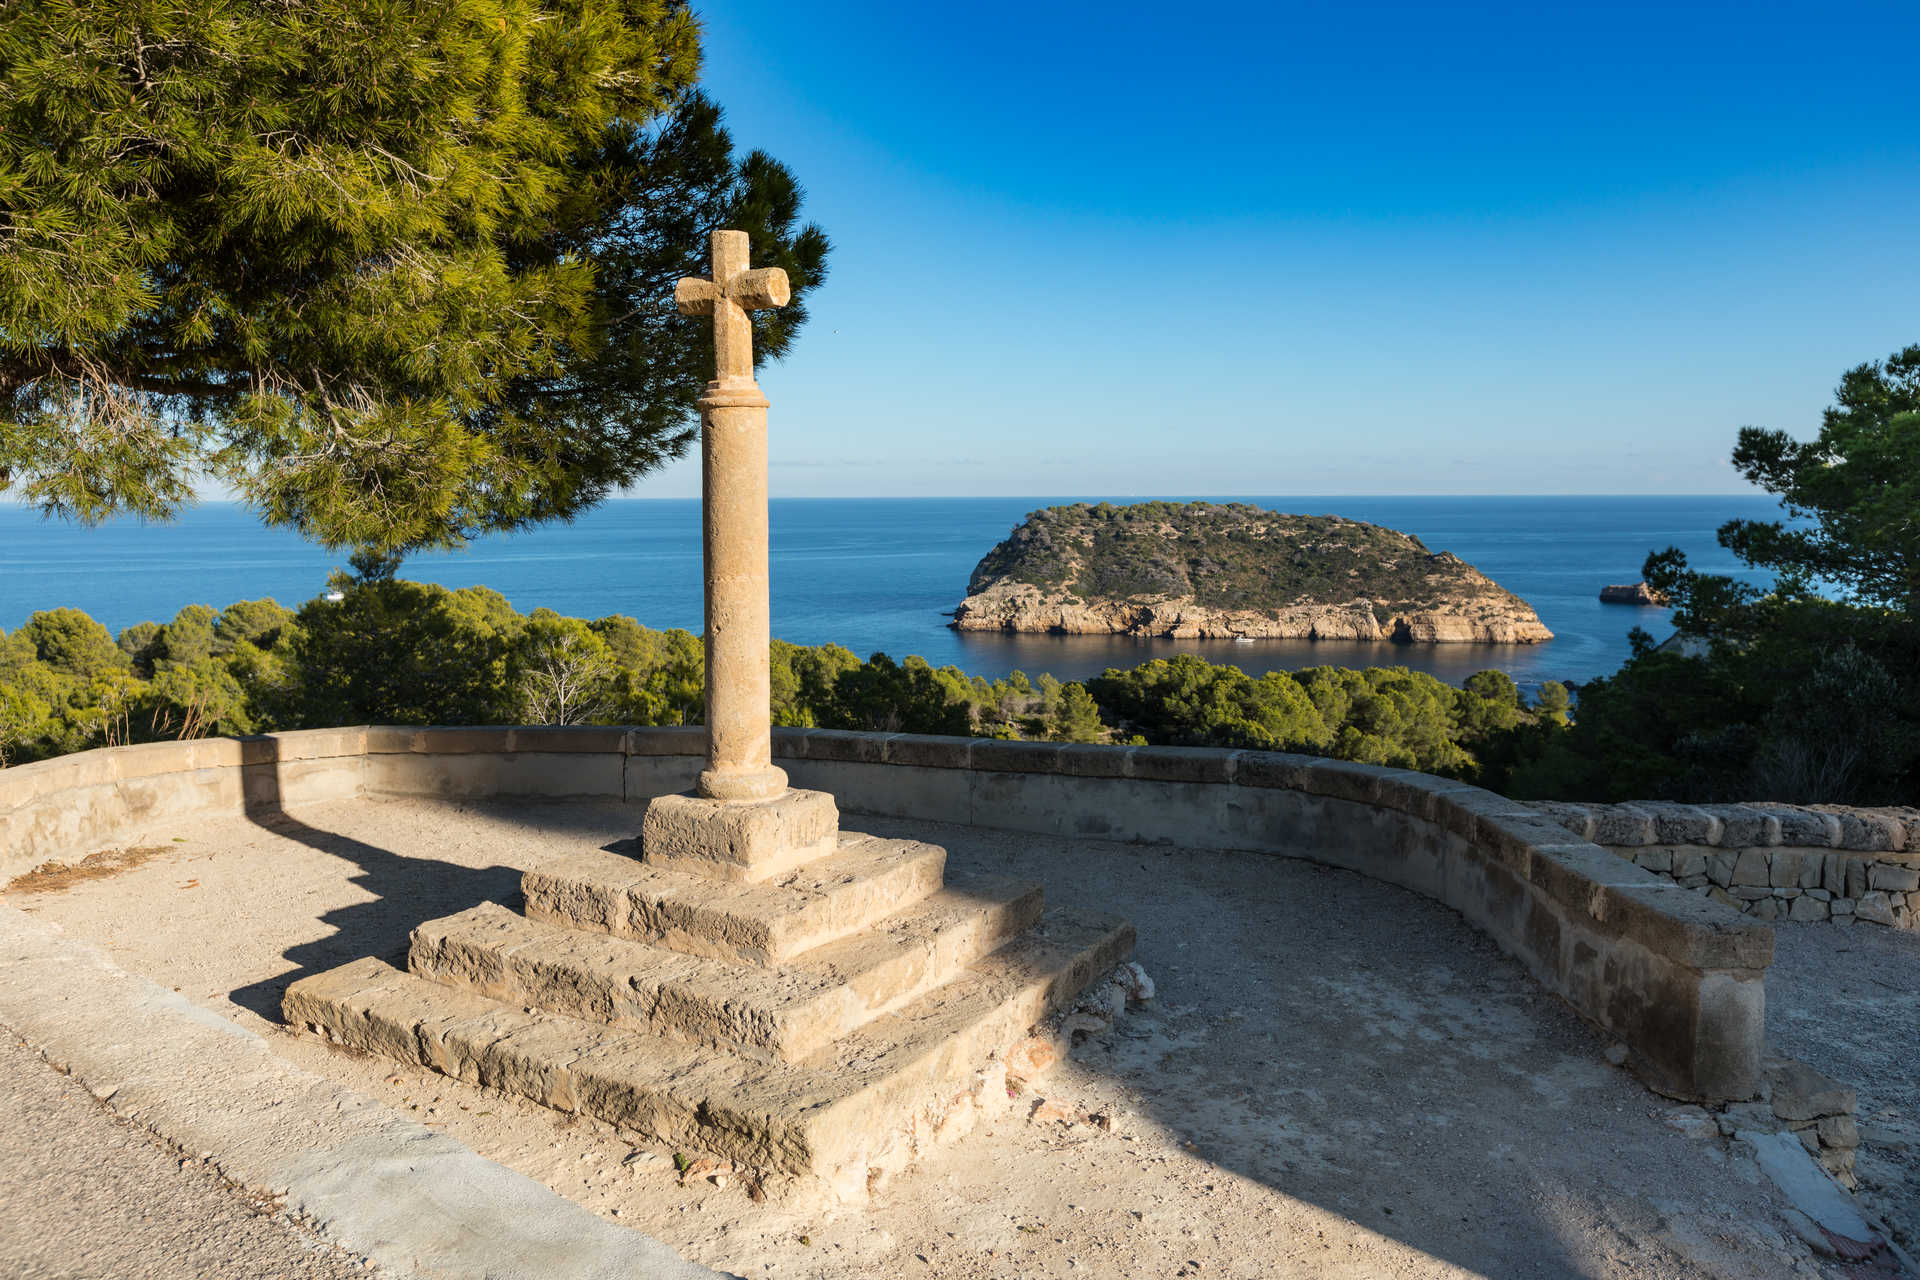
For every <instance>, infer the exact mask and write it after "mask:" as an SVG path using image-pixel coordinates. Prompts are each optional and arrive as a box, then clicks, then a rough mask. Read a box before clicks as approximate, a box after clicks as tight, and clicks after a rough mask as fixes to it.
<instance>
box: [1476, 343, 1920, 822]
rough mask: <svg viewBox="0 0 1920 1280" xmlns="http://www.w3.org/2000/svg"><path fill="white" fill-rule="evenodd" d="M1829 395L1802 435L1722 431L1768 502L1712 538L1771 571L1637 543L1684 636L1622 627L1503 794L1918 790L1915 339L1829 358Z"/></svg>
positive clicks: (1662, 795) (1834, 797)
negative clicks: (1624, 649) (1544, 744)
mask: <svg viewBox="0 0 1920 1280" xmlns="http://www.w3.org/2000/svg"><path fill="white" fill-rule="evenodd" d="M1834 401H1835V402H1834V405H1833V406H1832V407H1831V408H1829V409H1828V410H1827V411H1826V413H1825V415H1824V417H1823V419H1822V421H1821V425H1820V429H1819V431H1818V433H1817V434H1816V435H1815V436H1814V437H1813V438H1812V439H1811V440H1799V439H1796V438H1795V437H1793V436H1791V435H1789V434H1787V433H1786V432H1784V431H1778V430H1763V429H1761V428H1757V427H1747V428H1744V429H1742V430H1741V432H1740V433H1739V436H1738V438H1737V440H1736V443H1735V445H1734V449H1733V463H1734V466H1735V467H1737V468H1738V469H1739V470H1740V472H1741V474H1743V475H1745V476H1746V477H1747V478H1748V479H1749V480H1751V481H1753V482H1754V483H1755V484H1757V485H1759V486H1760V487H1761V488H1763V489H1765V490H1766V491H1767V492H1769V493H1772V494H1775V495H1777V496H1778V497H1779V498H1780V500H1781V505H1782V507H1783V508H1784V515H1785V517H1786V518H1785V519H1782V520H1778V521H1761V520H1734V521H1730V522H1729V523H1727V524H1725V525H1723V526H1721V529H1720V533H1719V537H1720V544H1721V545H1722V546H1724V547H1726V548H1727V549H1728V550H1729V551H1731V552H1733V553H1734V555H1735V556H1736V557H1737V558H1738V559H1739V560H1740V561H1741V562H1742V563H1743V564H1746V565H1748V566H1749V567H1751V568H1754V569H1761V570H1765V571H1767V572H1768V573H1769V574H1770V575H1771V577H1772V581H1771V582H1770V583H1766V584H1765V585H1756V584H1754V583H1751V582H1745V581H1741V580H1738V579H1735V578H1731V577H1727V576H1725V575H1721V574H1708V573H1700V572H1697V571H1695V570H1693V569H1691V568H1689V567H1688V564H1687V560H1686V557H1685V556H1684V555H1682V554H1681V553H1680V552H1679V551H1677V550H1675V549H1673V548H1668V549H1666V550H1664V551H1660V552H1657V553H1655V554H1653V555H1651V556H1649V557H1648V559H1647V563H1646V577H1647V582H1648V584H1649V585H1650V586H1652V587H1654V588H1655V589H1656V590H1660V591H1664V592H1666V593H1667V594H1668V595H1669V596H1670V597H1671V598H1672V600H1673V603H1674V619H1673V620H1674V625H1675V626H1676V627H1677V628H1678V629H1679V630H1680V632H1681V633H1682V634H1683V635H1685V636H1686V637H1688V638H1689V639H1690V640H1692V641H1693V642H1694V647H1693V649H1692V651H1681V650H1677V649H1676V647H1673V646H1664V647H1656V646H1655V645H1654V644H1653V642H1652V637H1650V636H1647V635H1645V634H1644V633H1640V634H1638V635H1637V636H1636V647H1635V653H1634V656H1633V657H1632V658H1631V659H1629V660H1628V662H1627V664H1626V665H1625V666H1624V667H1622V668H1621V669H1620V671H1619V672H1617V673H1616V674H1614V675H1612V676H1609V677H1607V678H1605V679H1603V680H1595V681H1592V682H1590V683H1588V684H1586V685H1584V686H1582V688H1581V690H1580V701H1579V711H1578V715H1577V716H1576V718H1575V723H1574V725H1573V729H1572V732H1570V733H1567V734H1564V735H1560V736H1559V737H1558V738H1556V739H1555V740H1554V741H1553V742H1552V743H1551V745H1550V747H1549V748H1548V749H1547V750H1546V751H1545V752H1543V753H1542V754H1541V756H1540V757H1539V758H1537V759H1535V760H1532V761H1529V762H1527V763H1525V764H1524V765H1522V766H1521V767H1519V768H1518V769H1517V771H1516V772H1515V774H1514V776H1513V779H1512V785H1513V787H1514V789H1515V791H1516V793H1517V794H1521V795H1529V796H1562V797H1572V798H1589V799H1632V798H1639V799H1676V800H1784V801H1798V802H1804V803H1818V802H1827V803H1842V804H1845V803H1855V804H1859V803H1870V804H1877V803H1885V802H1888V801H1893V802H1900V803H1909V804H1910V803H1913V801H1914V799H1915V797H1916V795H1920V346H1910V347H1907V348H1906V349H1904V350H1902V351H1899V352H1896V353H1895V354H1894V355H1892V356H1891V357H1889V358H1888V359H1887V360H1885V361H1884V362H1872V363H1868V364H1863V365H1859V366H1858V367H1856V368H1853V369H1850V370H1848V371H1847V373H1846V374H1845V375H1844V376H1843V377H1842V378H1841V380H1840V386H1839V389H1838V390H1837V391H1836V392H1835V396H1834Z"/></svg>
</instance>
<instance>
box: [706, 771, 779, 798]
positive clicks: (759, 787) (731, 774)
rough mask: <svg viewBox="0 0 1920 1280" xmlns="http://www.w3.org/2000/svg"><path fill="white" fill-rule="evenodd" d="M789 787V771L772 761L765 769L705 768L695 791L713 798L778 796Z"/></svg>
mask: <svg viewBox="0 0 1920 1280" xmlns="http://www.w3.org/2000/svg"><path fill="white" fill-rule="evenodd" d="M786 790H787V771H786V770H785V769H782V768H781V767H780V766H779V765H776V764H770V765H768V766H767V767H766V768H764V769H702V770H701V771H700V777H699V778H698V779H697V780H696V781H695V782H694V786H693V793H694V794H695V795H698V796H705V797H706V798H707V799H709V800H778V799H779V798H780V797H781V796H782V795H784V794H786Z"/></svg>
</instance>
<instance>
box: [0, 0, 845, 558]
mask: <svg viewBox="0 0 1920 1280" xmlns="http://www.w3.org/2000/svg"><path fill="white" fill-rule="evenodd" d="M698 65H699V39H698V30H697V26H696V24H695V21H694V19H693V17H692V15H691V14H690V13H689V12H688V10H687V9H686V7H685V5H684V4H683V3H682V2H681V0H454V2H453V3H429V2H428V0H303V2H300V3H292V4H281V5H233V4H229V3H226V0H167V2H166V3H160V2H159V0H116V3H112V4H108V3H104V2H102V0H45V3H39V4H34V5H28V6H16V7H14V8H12V9H10V10H9V11H8V12H7V14H6V16H5V17H4V19H0V70H3V71H4V75H0V216H3V217H4V225H5V233H4V234H0V489H4V488H6V487H8V486H9V485H12V486H17V487H18V488H19V489H20V490H21V491H22V492H23V494H24V496H25V497H26V498H27V499H29V500H30V501H32V502H34V503H36V504H38V505H39V506H40V507H41V508H43V509H44V510H46V511H48V512H50V513H57V514H62V515H68V516H72V517H77V518H79V519H81V520H85V521H94V520H99V519H102V518H105V517H107V516H109V515H112V514H115V513H120V512H132V513H136V514H139V515H142V516H147V517H157V518H164V517H167V516H169V515H171V514H172V513H173V512H175V511H176V510H178V509H179V507H180V506H181V505H183V504H184V503H186V502H188V501H190V500H191V499H192V496H193V494H194V491H195V485H196V483H197V482H198V481H200V480H201V479H203V478H206V477H214V478H218V479H220V480H223V481H225V482H226V483H228V484H229V485H231V486H232V487H233V488H234V489H235V491H236V492H237V493H238V494H239V495H240V496H241V497H242V498H243V499H244V500H245V501H247V502H248V503H249V504H251V505H252V506H253V507H254V509H255V510H257V511H258V512H259V513H260V514H261V516H262V517H263V518H264V519H265V520H267V521H268V522H270V523H273V524H277V525H285V526H289V527H292V528H295V529H297V530H299V531H300V532H302V533H303V534H305V535H307V536H308V537H311V538H313V539H315V540H317V541H319V542H320V543H322V544H324V545H327V546H334V547H338V546H351V547H363V548H371V549H374V550H376V551H399V552H405V551H408V550H411V549H415V548H421V547H436V546H451V545H457V544H459V543H461V542H463V541H465V540H467V539H470V538H472V537H474V536H477V535H479V534H482V533H485V532H488V531H493V530H502V529H511V528H515V527H519V526H522V525H525V524H529V523H535V522H540V521H546V520H552V519H562V518H568V517H571V516H573V515H575V514H577V513H578V512H580V511H582V510H584V509H585V508H587V507H590V506H592V505H593V504H594V503H596V502H598V501H600V500H601V499H602V498H604V497H605V496H607V495H608V494H609V493H610V492H612V491H614V490H616V489H618V488H619V487H621V486H624V485H627V484H629V483H631V482H633V481H634V480H636V479H637V478H639V477H640V476H641V475H643V474H645V473H646V472H648V471H649V470H651V469H653V468H654V467H656V466H658V465H659V464H660V463H661V462H663V461H665V460H666V459H668V458H670V457H672V456H675V455H676V454H678V453H679V452H680V451H682V450H683V449H684V448H685V447H686V445H687V443H688V441H689V439H690V438H691V432H690V429H689V418H690V415H691V412H692V409H693V401H694V399H695V397H696V396H697V395H698V394H699V391H700V389H701V387H702V385H703V384H704V383H705V381H706V380H707V379H708V378H709V377H710V376H711V360H712V356H711V346H712V339H711V335H710V333H708V332H707V331H706V330H705V329H704V328H703V326H702V325H700V324H699V323H698V322H697V321H693V320H688V319H683V318H681V317H680V316H678V315H677V314H676V312H675V310H674V307H673V303H672V291H673V282H674V280H675V279H676V278H677V277H679V276H681V275H686V274H704V270H703V268H704V259H705V254H706V235H707V233H708V232H709V231H710V230H712V229H714V228H716V227H720V226H729V227H736V228H739V229H742V230H745V231H747V232H748V233H749V235H750V236H751V237H752V239H753V246H754V260H755V262H756V264H759V265H770V266H779V267H783V268H785V269H786V271H787V273H788V276H789V279H790V280H791V282H792V285H793V291H794V297H795V302H794V304H793V305H791V306H789V307H787V308H785V309H783V310H780V311H776V312H770V313H764V314H763V315H761V316H759V317H757V318H756V321H755V324H756V341H755V350H756V352H757V353H758V354H759V355H762V356H769V357H771V356H778V355H780V354H781V353H782V352H784V351H785V350H786V349H787V348H788V346H789V345H790V343H791V342H792V339H793V336H794V334H795V333H796V332H797V330H798V328H799V326H800V325H801V324H802V323H804V321H805V318H806V310H805V307H804V305H803V302H802V300H803V299H804V297H805V295H806V293H807V291H808V290H809V289H811V288H812V287H813V286H814V285H816V284H818V283H819V281H820V280H821V279H822V278H823V276H824V272H825V262H826V255H827V248H828V246H827V241H826V238H825V236H824V235H823V234H822V233H821V232H820V230H819V229H818V228H817V227H814V226H812V225H804V226H803V225H800V224H799V209H800V201H801V193H800V189H799V187H798V185H797V183H796V182H795V180H794V178H793V176H792V175H791V174H790V173H789V172H788V171H787V170H786V169H785V168H784V167H783V166H781V165H780V164H778V163H777V162H776V161H774V160H773V159H771V158H770V157H768V156H766V155H764V154H762V153H759V152H754V153H751V154H749V155H747V156H745V157H742V158H736V157H735V155H734V153H733V149H732V142H731V139H730V138H729V137H728V135H727V133H726V131H725V130H724V129H723V128H722V127H721V123H720V113H719V110H718V109H717V108H716V107H715V106H714V105H713V104H712V103H711V102H709V101H707V100H706V99H705V98H703V97H701V96H700V95H699V94H698V92H697V91H695V90H694V88H693V85H694V81H695V77H696V73H697V70H698Z"/></svg>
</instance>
